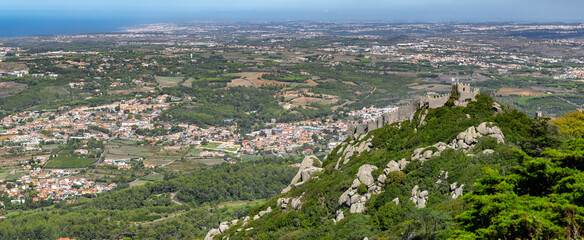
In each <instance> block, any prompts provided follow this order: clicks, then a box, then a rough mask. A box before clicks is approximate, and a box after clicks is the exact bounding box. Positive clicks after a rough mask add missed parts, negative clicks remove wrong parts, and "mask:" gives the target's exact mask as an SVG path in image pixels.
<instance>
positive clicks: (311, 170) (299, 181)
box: [282, 155, 322, 193]
mask: <svg viewBox="0 0 584 240" xmlns="http://www.w3.org/2000/svg"><path fill="white" fill-rule="evenodd" d="M321 165H322V163H321V162H320V160H318V158H317V157H316V156H314V155H310V156H306V157H305V158H304V160H302V163H301V164H300V169H298V172H297V173H296V175H295V176H294V178H292V181H291V182H290V185H289V186H288V187H286V188H284V189H283V190H282V193H286V192H288V191H290V190H291V189H292V186H296V187H299V186H302V185H303V184H304V183H305V182H306V181H308V180H310V178H312V176H313V175H314V174H315V173H319V172H322V168H320V167H316V166H321Z"/></svg>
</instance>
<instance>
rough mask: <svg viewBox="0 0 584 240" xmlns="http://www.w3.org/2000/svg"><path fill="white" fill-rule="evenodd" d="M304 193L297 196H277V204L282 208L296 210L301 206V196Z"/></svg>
mask: <svg viewBox="0 0 584 240" xmlns="http://www.w3.org/2000/svg"><path fill="white" fill-rule="evenodd" d="M303 196H304V193H302V195H300V196H298V197H285V198H278V200H277V206H278V207H280V208H282V209H289V210H295V211H298V210H300V209H301V208H302V197H303Z"/></svg>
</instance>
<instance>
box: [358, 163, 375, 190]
mask: <svg viewBox="0 0 584 240" xmlns="http://www.w3.org/2000/svg"><path fill="white" fill-rule="evenodd" d="M376 169H377V167H376V166H373V165H369V164H365V165H362V166H361V167H359V172H357V179H359V181H360V182H361V183H363V184H365V185H366V186H371V185H373V183H375V179H373V176H372V175H371V172H372V171H373V170H376Z"/></svg>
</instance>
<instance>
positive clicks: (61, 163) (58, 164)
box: [45, 156, 97, 168]
mask: <svg viewBox="0 0 584 240" xmlns="http://www.w3.org/2000/svg"><path fill="white" fill-rule="evenodd" d="M95 161H97V159H95V158H76V157H66V156H59V157H56V158H53V159H51V160H49V162H47V164H45V168H84V167H88V166H89V165H91V164H93V163H94V162H95Z"/></svg>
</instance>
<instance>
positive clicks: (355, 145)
mask: <svg viewBox="0 0 584 240" xmlns="http://www.w3.org/2000/svg"><path fill="white" fill-rule="evenodd" d="M364 138H365V135H362V136H360V137H359V138H358V139H357V140H355V139H353V140H351V141H350V142H349V143H348V144H346V146H344V147H345V148H344V150H343V152H342V153H341V157H340V158H339V160H338V161H337V164H336V166H335V169H339V167H340V166H341V164H343V165H344V164H347V163H348V162H349V160H351V157H352V156H359V155H361V153H363V152H365V151H367V150H370V149H371V147H372V146H373V145H372V144H371V141H372V140H373V138H368V139H366V140H363V139H364Z"/></svg>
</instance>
